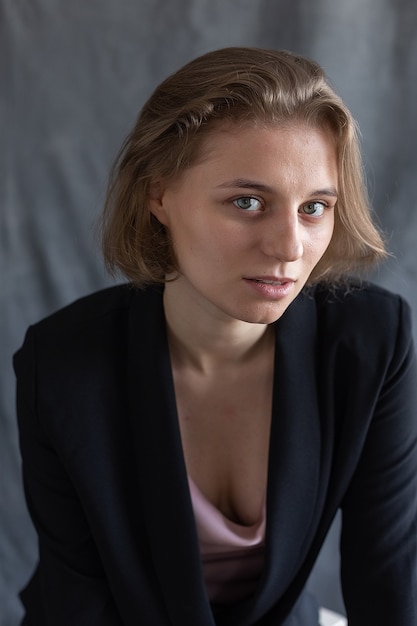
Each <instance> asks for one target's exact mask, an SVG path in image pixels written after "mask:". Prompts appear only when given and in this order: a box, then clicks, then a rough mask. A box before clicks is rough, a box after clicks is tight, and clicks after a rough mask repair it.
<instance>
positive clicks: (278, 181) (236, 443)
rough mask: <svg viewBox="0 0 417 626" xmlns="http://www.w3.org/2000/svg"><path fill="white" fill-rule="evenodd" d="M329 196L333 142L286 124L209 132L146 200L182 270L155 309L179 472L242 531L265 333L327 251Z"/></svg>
mask: <svg viewBox="0 0 417 626" xmlns="http://www.w3.org/2000/svg"><path fill="white" fill-rule="evenodd" d="M337 187H338V170H337V155H336V147H335V143H334V140H333V138H332V136H331V134H330V133H329V132H327V131H324V130H322V129H318V128H312V127H307V126H305V125H303V124H300V123H298V124H295V123H294V124H292V125H287V126H285V127H282V126H269V127H259V126H258V127H256V126H255V125H252V126H246V127H244V128H242V127H239V128H236V127H230V128H226V129H225V128H223V129H220V130H215V131H213V133H212V134H210V135H209V136H208V138H207V139H206V140H205V144H204V146H203V156H202V158H201V159H200V160H199V161H198V163H197V164H195V165H193V166H192V167H191V168H189V169H188V170H187V171H186V172H185V173H184V174H183V175H182V176H181V177H180V178H179V179H178V180H175V181H174V182H172V183H170V184H168V185H158V186H155V188H154V190H153V193H152V198H151V205H150V208H151V211H152V213H153V214H154V215H155V216H156V217H157V218H158V220H159V221H160V222H161V223H162V224H164V225H165V226H166V228H167V229H168V231H169V233H170V235H171V237H172V241H173V245H174V250H175V253H176V257H177V260H178V265H179V270H180V271H179V275H178V277H177V279H176V280H174V281H170V282H167V284H166V286H165V291H164V307H165V314H166V319H167V325H168V338H169V346H170V352H171V361H172V367H173V374H174V385H175V393H176V399H177V408H178V418H179V424H180V431H181V437H182V443H183V449H184V457H185V462H186V466H187V471H188V473H189V475H190V476H191V477H192V479H193V480H194V482H195V483H196V484H197V486H198V487H199V488H200V490H201V491H202V492H203V493H204V495H205V496H206V497H207V498H208V499H209V500H210V501H211V502H212V504H214V505H215V506H216V507H217V508H218V509H219V510H220V511H221V512H222V513H223V514H224V515H225V516H226V517H228V518H229V519H232V520H233V521H236V522H238V523H241V524H245V525H251V524H254V523H256V522H257V520H258V519H259V516H260V512H261V508H262V506H263V503H264V501H265V494H266V486H267V471H268V449H269V433H270V421H271V410H272V388H273V363H274V326H273V323H274V322H275V321H277V320H278V319H279V318H280V317H281V316H282V315H283V313H284V312H285V311H286V309H287V308H288V306H289V305H290V304H291V302H292V301H293V300H294V299H295V298H296V296H297V295H298V294H299V293H300V291H301V290H302V288H303V287H304V285H305V284H306V282H307V280H308V277H309V275H310V274H311V272H312V270H313V268H314V267H315V266H316V264H317V263H318V262H319V260H320V259H321V257H322V256H323V254H324V252H325V251H326V249H327V247H328V245H329V243H330V240H331V238H332V234H333V227H334V207H335V204H336V201H337ZM282 358H285V357H284V356H283V357H282Z"/></svg>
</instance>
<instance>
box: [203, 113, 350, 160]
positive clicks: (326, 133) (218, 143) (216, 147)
mask: <svg viewBox="0 0 417 626" xmlns="http://www.w3.org/2000/svg"><path fill="white" fill-rule="evenodd" d="M297 135H298V136H304V137H305V140H306V144H308V140H309V138H311V137H313V136H317V135H320V136H321V137H322V138H324V139H325V141H326V143H328V144H329V145H330V144H331V145H332V146H333V147H334V148H335V149H337V147H338V139H337V136H336V133H335V132H334V131H333V130H332V129H331V127H330V126H327V125H324V126H323V125H320V124H318V123H317V124H310V123H307V122H305V121H302V120H296V119H294V120H289V121H282V122H279V123H277V122H265V121H259V120H250V121H248V120H245V121H239V122H231V121H225V120H220V121H215V122H213V123H212V124H210V126H209V127H208V128H207V129H206V131H205V132H204V134H203V135H202V137H201V139H200V144H199V149H198V156H197V161H198V162H203V161H205V160H207V159H210V157H212V156H213V155H214V154H216V153H219V152H220V151H221V150H222V149H223V150H224V149H225V146H226V145H227V146H229V147H231V146H233V145H234V147H235V148H236V149H240V146H241V149H242V151H243V150H244V145H243V142H244V141H246V142H251V143H255V142H256V141H257V140H258V139H259V140H262V141H267V140H268V138H271V139H274V140H276V139H277V138H279V137H282V139H283V140H284V141H286V140H288V137H289V136H293V137H295V136H297Z"/></svg>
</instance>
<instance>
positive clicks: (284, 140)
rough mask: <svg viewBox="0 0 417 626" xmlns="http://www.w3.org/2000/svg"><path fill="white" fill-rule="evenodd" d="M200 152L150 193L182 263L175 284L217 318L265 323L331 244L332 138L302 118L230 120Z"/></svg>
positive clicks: (334, 196) (334, 193)
mask: <svg viewBox="0 0 417 626" xmlns="http://www.w3.org/2000/svg"><path fill="white" fill-rule="evenodd" d="M203 155H204V156H203V158H202V159H201V161H200V162H199V163H197V164H196V165H194V166H192V167H191V168H190V169H188V170H187V171H186V172H185V173H184V174H183V175H182V176H181V177H180V179H179V180H176V181H174V182H173V183H170V184H168V185H167V186H166V187H165V188H164V189H162V190H160V192H159V193H156V194H155V195H154V197H153V199H152V201H151V210H152V212H153V213H154V215H155V216H156V217H157V218H158V219H159V221H160V222H161V223H163V224H164V225H165V226H166V228H167V229H168V231H169V233H170V235H171V238H172V241H173V246H174V250H175V254H176V258H177V261H178V266H179V270H180V277H179V279H178V281H176V282H175V283H172V284H171V285H172V286H173V288H174V289H178V293H181V298H183V299H184V302H185V303H186V302H188V303H189V304H190V305H191V304H192V305H195V304H196V305H197V306H198V308H199V309H200V310H204V311H206V312H207V313H209V314H211V315H214V316H215V317H216V318H229V319H230V318H233V319H238V320H242V321H245V322H253V323H260V324H267V323H271V322H273V321H275V320H277V319H278V318H279V317H280V316H281V315H282V314H283V312H284V311H285V310H286V308H287V307H288V305H289V304H290V303H291V302H292V301H293V300H294V298H295V297H296V296H297V295H298V294H299V293H300V291H301V289H302V288H303V287H304V285H305V284H306V281H307V279H308V277H309V276H310V274H311V272H312V270H313V268H314V267H315V266H316V264H317V263H318V261H319V260H320V259H321V257H322V256H323V254H324V252H325V251H326V248H327V246H328V245H329V243H330V240H331V237H332V233H333V225H334V206H335V203H336V199H337V187H338V174H337V157H336V148H335V144H334V140H333V139H332V137H331V135H330V134H329V133H327V132H326V131H324V130H320V129H315V128H309V127H307V126H305V125H301V124H297V125H291V126H286V127H278V126H270V127H268V128H255V127H245V128H231V129H223V130H218V131H216V132H213V134H211V135H210V136H209V137H208V138H207V140H206V142H205V144H204V151H203ZM170 288H172V287H170Z"/></svg>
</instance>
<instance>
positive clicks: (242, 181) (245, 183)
mask: <svg viewBox="0 0 417 626" xmlns="http://www.w3.org/2000/svg"><path fill="white" fill-rule="evenodd" d="M218 188H219V189H236V188H238V189H255V190H256V191H261V192H264V193H274V189H273V187H270V186H269V185H265V184H264V183H259V182H257V181H254V180H249V179H246V178H236V179H235V180H231V181H228V182H225V183H222V184H221V185H218ZM310 195H311V196H329V197H332V198H337V196H338V194H337V189H336V188H335V187H325V188H323V189H315V190H314V191H312V192H311V194H310Z"/></svg>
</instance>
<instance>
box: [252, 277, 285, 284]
mask: <svg viewBox="0 0 417 626" xmlns="http://www.w3.org/2000/svg"><path fill="white" fill-rule="evenodd" d="M252 280H254V281H255V283H263V284H264V285H285V284H286V283H288V282H289V281H288V280H264V279H263V278H252Z"/></svg>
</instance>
